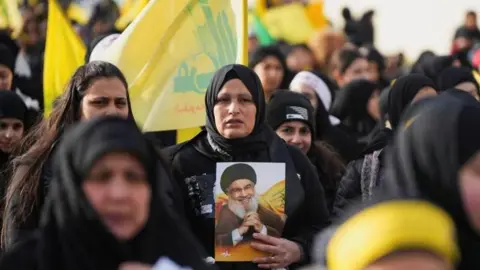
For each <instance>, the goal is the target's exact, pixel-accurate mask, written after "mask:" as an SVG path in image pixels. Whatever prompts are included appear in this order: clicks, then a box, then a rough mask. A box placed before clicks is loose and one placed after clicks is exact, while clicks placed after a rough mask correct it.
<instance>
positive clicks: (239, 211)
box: [228, 195, 258, 219]
mask: <svg viewBox="0 0 480 270" xmlns="http://www.w3.org/2000/svg"><path fill="white" fill-rule="evenodd" d="M228 209H230V211H232V212H233V213H234V214H235V215H236V216H237V217H239V218H241V219H243V218H244V217H245V215H246V214H247V213H250V212H257V210H258V197H257V196H256V195H255V196H254V197H252V198H251V199H250V202H249V203H248V206H247V208H246V209H245V207H244V206H243V205H242V204H241V203H240V202H237V201H234V200H231V199H228Z"/></svg>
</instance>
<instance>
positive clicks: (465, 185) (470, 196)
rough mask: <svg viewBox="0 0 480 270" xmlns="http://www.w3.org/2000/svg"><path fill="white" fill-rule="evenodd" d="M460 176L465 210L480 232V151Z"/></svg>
mask: <svg viewBox="0 0 480 270" xmlns="http://www.w3.org/2000/svg"><path fill="white" fill-rule="evenodd" d="M459 178H460V194H461V196H462V201H463V205H464V208H465V211H466V212H467V215H468V217H469V219H470V222H471V224H472V225H473V227H474V228H475V229H476V230H477V231H478V232H479V233H480V153H477V154H476V155H475V156H473V158H472V159H470V161H468V162H467V163H466V164H465V165H464V166H463V167H462V169H460V172H459Z"/></svg>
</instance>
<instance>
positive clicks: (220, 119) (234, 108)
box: [213, 79, 257, 139]
mask: <svg viewBox="0 0 480 270" xmlns="http://www.w3.org/2000/svg"><path fill="white" fill-rule="evenodd" d="M213 114H214V116H215V127H216V128H217V131H218V133H220V135H222V136H223V137H225V138H227V139H237V138H243V137H246V136H248V135H250V133H252V131H253V128H254V127H255V116H256V114H257V107H256V106H255V102H254V101H253V97H252V94H250V91H248V89H247V87H246V86H245V84H243V82H242V81H241V80H239V79H233V80H229V81H228V82H226V83H225V84H224V85H223V88H222V89H221V90H220V92H219V93H218V96H217V101H216V104H215V106H214V107H213Z"/></svg>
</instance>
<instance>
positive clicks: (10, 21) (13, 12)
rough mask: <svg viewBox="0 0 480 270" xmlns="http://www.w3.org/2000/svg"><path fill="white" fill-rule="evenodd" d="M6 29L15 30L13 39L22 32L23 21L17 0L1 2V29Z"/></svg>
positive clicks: (0, 0) (1, 0)
mask: <svg viewBox="0 0 480 270" xmlns="http://www.w3.org/2000/svg"><path fill="white" fill-rule="evenodd" d="M6 27H8V28H11V29H12V30H13V33H12V36H13V37H17V36H18V35H19V34H20V32H21V31H22V27H23V19H22V15H21V13H20V10H19V7H18V1H17V0H0V28H6Z"/></svg>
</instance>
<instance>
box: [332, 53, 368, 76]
mask: <svg viewBox="0 0 480 270" xmlns="http://www.w3.org/2000/svg"><path fill="white" fill-rule="evenodd" d="M358 58H363V59H366V57H364V56H363V55H362V54H361V53H360V52H359V51H358V49H356V48H347V47H346V48H342V49H340V50H337V51H336V52H334V53H333V56H332V59H331V62H330V67H329V73H330V74H332V73H333V72H334V71H335V70H338V71H340V74H343V73H345V71H347V69H348V68H349V67H350V65H351V64H352V63H353V62H354V61H355V60H357V59H358Z"/></svg>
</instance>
